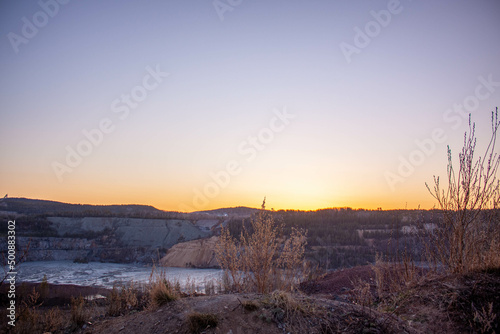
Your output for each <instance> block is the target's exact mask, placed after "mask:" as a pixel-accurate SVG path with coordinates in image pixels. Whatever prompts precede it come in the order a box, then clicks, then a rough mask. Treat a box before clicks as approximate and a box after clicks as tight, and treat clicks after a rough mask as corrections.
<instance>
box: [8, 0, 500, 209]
mask: <svg viewBox="0 0 500 334" xmlns="http://www.w3.org/2000/svg"><path fill="white" fill-rule="evenodd" d="M499 17H500V3H499V2H498V1H497V0H479V1H460V0H458V1H457V0H448V1H416V0H415V1H410V0H401V1H393V0H391V1H372V0H370V1H354V0H343V1H333V0H330V1H320V0H318V1H305V0H304V1H297V0H286V1H285V0H267V1H264V0H254V1H250V0H220V1H211V0H203V1H202V0H178V1H171V0H169V1H165V0H163V1H160V0H158V1H126V0H125V1H124V0H120V1H102V0H101V1H97V0H87V1H76V0H73V1H68V0H65V1H63V0H60V2H57V1H56V0H41V1H40V2H38V1H13V0H11V1H7V0H6V1H2V3H1V4H0V31H1V42H0V60H1V61H0V74H1V76H0V140H1V147H0V192H1V194H2V196H3V195H4V194H7V193H8V194H9V197H29V198H40V199H49V200H56V201H63V202H70V203H89V204H127V203H135V204H150V205H153V206H155V207H157V208H159V209H164V210H176V211H177V210H181V211H194V210H202V209H213V208H218V207H226V206H240V205H241V206H251V207H258V206H259V205H260V203H262V199H263V197H264V196H266V197H267V205H268V208H275V209H282V208H283V209H286V208H293V209H307V210H309V209H318V208H326V207H343V206H350V207H353V208H369V209H373V208H378V207H382V208H383V209H393V208H405V207H408V208H416V207H418V206H419V205H420V206H421V207H423V208H431V207H432V206H433V203H434V202H433V199H432V198H431V196H430V195H429V194H428V192H427V190H426V188H425V184H424V183H425V182H431V181H432V177H433V175H440V176H441V177H443V178H444V177H445V175H446V146H447V145H450V146H451V148H452V151H453V152H454V153H458V151H459V150H460V148H461V146H462V140H463V134H464V131H466V130H467V119H466V115H467V113H468V112H469V111H470V112H471V113H472V117H473V120H474V121H475V122H476V123H477V132H478V137H479V142H478V146H479V147H480V148H481V151H482V148H483V147H484V145H485V142H486V140H487V139H488V138H489V136H490V133H491V127H490V117H491V111H492V110H494V109H495V107H497V106H499V105H500V61H499V60H500V20H499ZM461 110H462V111H461ZM417 142H418V143H420V144H418V143H417ZM497 151H498V149H497ZM410 161H411V162H410ZM214 178H215V180H214Z"/></svg>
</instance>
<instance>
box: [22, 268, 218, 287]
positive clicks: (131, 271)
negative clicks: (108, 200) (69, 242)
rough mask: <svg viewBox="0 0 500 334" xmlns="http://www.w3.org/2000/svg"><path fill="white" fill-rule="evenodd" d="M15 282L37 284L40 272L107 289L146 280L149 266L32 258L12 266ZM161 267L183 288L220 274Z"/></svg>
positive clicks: (49, 277) (52, 279) (58, 279)
mask: <svg viewBox="0 0 500 334" xmlns="http://www.w3.org/2000/svg"><path fill="white" fill-rule="evenodd" d="M16 269H17V276H16V281H17V282H32V283H39V282H41V281H42V279H43V277H44V275H45V276H46V277H47V282H49V283H52V284H74V285H84V286H95V287H106V288H111V287H113V285H115V284H116V285H120V284H127V283H129V282H131V281H134V282H135V283H148V282H149V278H150V275H151V270H152V267H151V266H147V265H143V264H122V263H101V262H89V263H73V262H72V261H35V262H24V263H22V264H20V265H18V266H17V267H16ZM157 269H159V270H164V271H165V274H166V277H167V279H169V280H172V281H179V283H180V285H181V287H183V288H184V287H185V285H186V283H187V282H188V281H189V282H191V283H194V284H195V285H196V287H201V289H203V288H204V283H205V282H208V281H212V280H213V281H215V280H217V279H219V278H220V277H221V273H222V271H221V270H219V269H188V268H173V267H167V268H165V267H159V268H157Z"/></svg>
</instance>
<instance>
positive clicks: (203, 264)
mask: <svg viewBox="0 0 500 334" xmlns="http://www.w3.org/2000/svg"><path fill="white" fill-rule="evenodd" d="M217 240H218V237H216V236H213V237H211V238H208V239H199V240H192V241H188V242H182V243H178V244H177V245H175V246H173V247H172V248H170V249H169V250H168V251H167V255H165V256H164V257H163V258H162V259H161V261H160V264H161V265H162V266H165V267H186V268H193V267H194V268H214V267H218V263H217V260H216V259H215V244H216V243H217Z"/></svg>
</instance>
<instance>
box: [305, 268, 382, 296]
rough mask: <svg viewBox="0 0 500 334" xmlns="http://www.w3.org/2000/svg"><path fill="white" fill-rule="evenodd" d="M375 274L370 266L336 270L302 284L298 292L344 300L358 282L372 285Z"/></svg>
mask: <svg viewBox="0 0 500 334" xmlns="http://www.w3.org/2000/svg"><path fill="white" fill-rule="evenodd" d="M374 278H375V273H374V271H373V269H372V268H371V266H359V267H354V268H348V269H342V270H338V271H335V272H332V273H329V274H326V275H325V276H323V277H321V278H319V279H316V280H314V281H309V282H305V283H302V284H301V285H300V290H301V291H303V292H304V293H306V294H309V295H311V294H320V295H331V297H333V298H340V299H346V297H347V296H348V293H349V291H350V290H352V289H353V287H354V285H355V284H357V283H359V281H360V280H362V281H363V282H368V283H370V284H373V281H374Z"/></svg>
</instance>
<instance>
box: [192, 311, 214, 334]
mask: <svg viewBox="0 0 500 334" xmlns="http://www.w3.org/2000/svg"><path fill="white" fill-rule="evenodd" d="M187 323H188V326H189V331H190V332H191V333H193V334H197V333H201V332H203V331H205V330H207V329H209V328H215V327H217V324H218V323H219V318H218V317H217V315H216V314H213V313H198V312H193V313H190V314H189V315H188V316H187Z"/></svg>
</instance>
